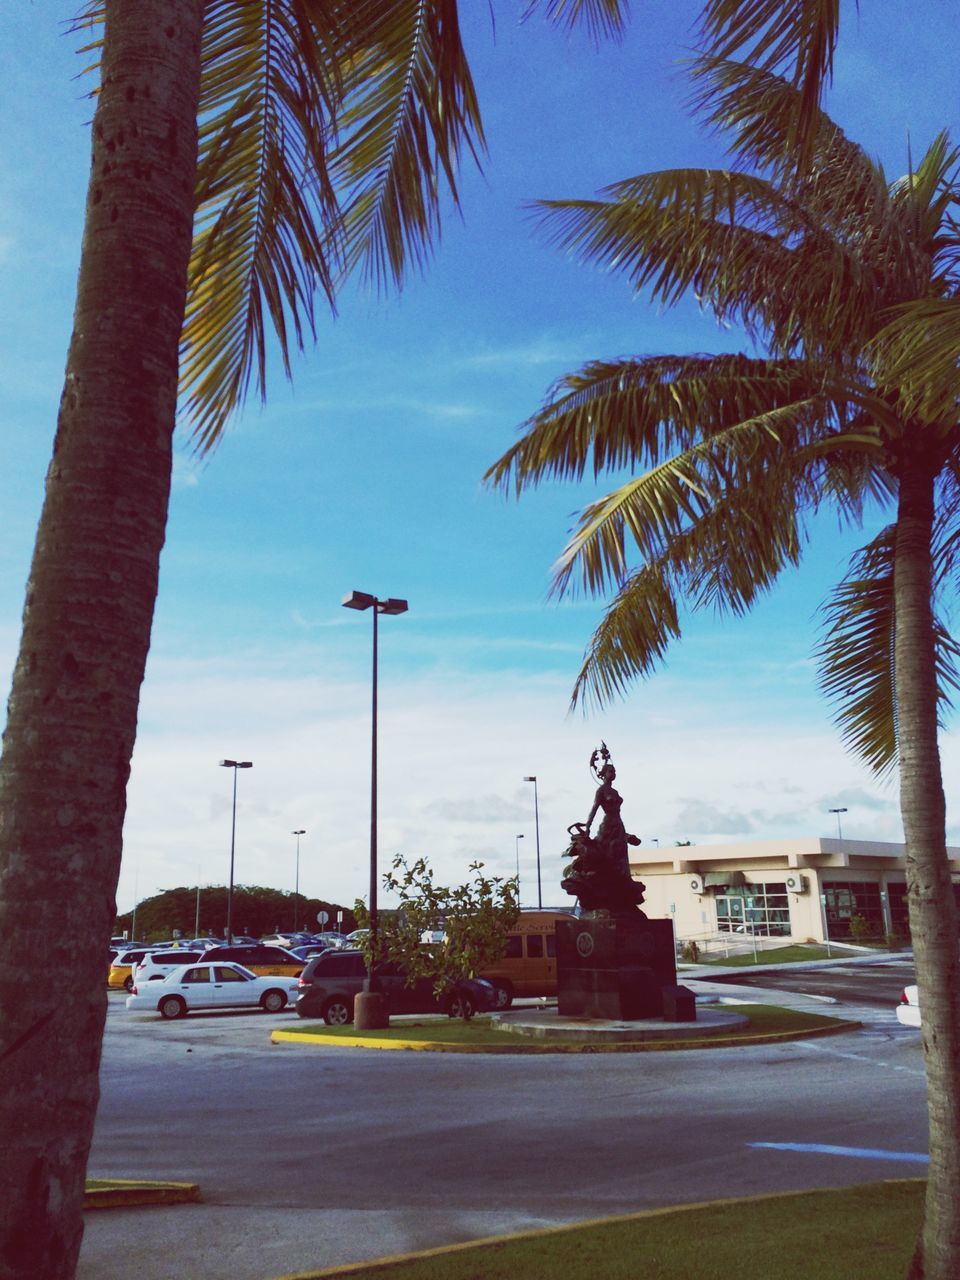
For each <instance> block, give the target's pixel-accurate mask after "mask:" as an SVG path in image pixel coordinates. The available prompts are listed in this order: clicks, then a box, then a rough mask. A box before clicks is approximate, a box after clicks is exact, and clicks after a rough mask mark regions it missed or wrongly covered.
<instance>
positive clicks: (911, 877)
mask: <svg viewBox="0 0 960 1280" xmlns="http://www.w3.org/2000/svg"><path fill="white" fill-rule="evenodd" d="M697 76H698V85H699V86H700V87H699V90H698V96H697V102H698V105H699V106H700V108H701V109H702V111H703V112H704V114H705V115H706V116H707V118H708V119H709V121H710V122H711V123H713V124H715V125H722V126H724V127H726V128H727V129H728V130H730V131H731V132H732V133H733V135H734V142H733V150H734V152H735V154H736V156H737V157H738V158H739V160H740V161H741V162H742V163H743V164H744V166H745V167H744V168H743V169H737V168H735V169H731V170H672V171H668V172H662V173H651V174H644V175H641V176H639V177H636V178H632V179H628V180H626V181H624V182H620V183H617V184H616V185H615V186H613V187H610V188H608V189H607V190H606V191H605V192H603V193H602V198H600V199H597V200H590V201H585V200H566V201H546V202H543V203H542V204H541V205H540V209H541V214H542V220H543V224H544V226H545V227H546V228H547V229H548V231H549V232H550V234H551V235H552V237H553V239H554V240H555V241H556V242H557V243H558V244H559V245H560V246H562V247H563V248H565V249H567V250H569V251H573V252H574V253H575V254H577V255H578V256H579V257H580V258H581V259H583V260H584V261H589V262H595V263H598V264H600V265H602V266H604V267H607V268H610V269H613V270H616V271H619V272H622V273H624V274H625V275H626V276H627V278H628V280H629V281H630V283H631V284H632V285H633V287H634V288H635V289H637V290H641V289H649V291H650V293H651V294H652V296H653V297H654V298H656V299H657V300H659V301H660V302H662V303H666V304H671V303H673V302H675V301H677V300H678V299H679V298H680V297H682V296H684V295H685V294H687V293H688V292H694V293H695V294H696V295H697V296H698V297H699V298H700V299H701V301H702V302H703V303H704V304H705V305H707V306H709V307H710V308H711V309H712V310H713V311H714V313H715V315H716V316H717V317H718V319H720V320H722V321H724V322H730V321H734V322H739V323H740V324H741V325H742V326H743V327H744V328H745V330H746V331H747V333H748V334H749V335H750V336H751V338H752V339H753V340H754V342H755V343H756V344H757V347H758V349H760V350H763V351H765V353H766V354H764V355H761V356H757V355H753V356H748V355H715V356H709V355H674V356H641V357H636V358H633V359H616V360H608V361H599V360H598V361H593V362H591V363H589V364H587V365H585V366H584V367H583V368H582V369H581V370H579V371H577V372H575V373H571V374H569V375H567V376H566V377H564V378H561V379H560V380H559V382H557V383H556V384H555V385H554V386H553V387H552V388H551V390H550V391H549V392H548V395H547V398H546V401H545V403H544V406H543V407H542V408H541V409H540V410H539V411H538V412H537V413H535V414H534V415H533V416H532V417H531V418H530V419H529V420H528V422H527V423H525V424H524V431H523V435H522V437H521V439H520V440H519V441H518V442H517V443H516V444H514V445H513V447H512V448H510V449H509V450H508V451H507V452H506V453H505V454H504V455H503V457H501V458H500V459H499V461H498V462H497V463H496V464H495V465H494V466H493V467H491V468H490V470H489V471H488V473H487V480H488V481H489V482H490V483H492V484H494V485H498V486H501V487H503V488H507V489H510V488H514V489H515V490H516V491H517V492H518V493H519V492H521V491H523V490H524V489H526V488H529V487H532V486H536V485H537V484H538V483H540V482H541V481H542V480H545V479H547V478H551V479H555V478H572V479H580V478H581V477H582V476H583V474H584V472H585V471H587V470H588V469H589V470H591V471H592V472H593V474H594V476H598V475H599V474H600V473H601V472H604V471H615V472H623V471H624V470H627V471H628V472H629V473H630V474H629V475H628V477H627V478H626V479H625V480H623V482H622V483H621V484H619V485H618V487H617V488H615V489H614V490H613V492H611V493H609V494H608V495H606V496H605V497H602V498H600V499H598V500H597V501H595V502H592V503H591V504H590V505H589V506H588V507H586V508H585V510H584V511H583V512H582V514H581V516H580V518H579V522H578V526H577V528H576V530H575V532H574V533H573V536H572V537H571V539H570V541H569V543H568V545H567V547H566V549H565V550H564V552H563V554H562V556H561V557H560V560H559V562H558V565H557V566H556V570H555V578H554V589H555V592H556V593H557V594H560V595H563V594H564V593H566V592H569V591H572V590H574V589H576V588H578V587H580V588H582V589H583V590H585V591H586V592H587V593H589V594H593V595H604V594H606V593H607V592H608V591H613V593H614V594H613V599H612V601H611V602H610V604H609V606H608V607H607V609H606V611H605V614H604V617H603V619H602V621H601V622H600V624H599V626H598V628H597V630H596V632H595V634H594V636H593V639H592V641H591V644H590V646H589V649H588V652H587V655H586V658H585V661H584V664H583V667H582V669H581V671H580V674H579V676H578V678H577V681H576V685H575V688H574V694H573V701H574V703H575V704H576V703H578V702H580V703H582V702H591V701H592V702H594V703H600V704H602V703H604V702H606V701H608V700H609V699H610V698H611V697H613V696H616V695H621V694H623V693H624V692H625V691H626V689H627V687H628V686H629V683H630V681H631V680H632V679H634V678H635V677H636V676H638V675H647V674H649V673H650V672H652V671H653V670H654V669H655V668H656V667H657V665H658V664H659V662H660V661H661V659H662V657H663V655H664V652H665V651H666V649H667V647H668V645H669V643H670V641H671V640H674V639H677V638H679V635H680V621H679V619H680V601H681V600H685V601H686V602H687V603H688V604H689V605H690V606H691V607H692V608H693V609H698V608H702V607H705V606H706V607H711V608H714V609H716V608H719V609H721V610H728V611H729V612H731V613H733V614H742V613H744V612H746V610H748V609H749V607H750V606H751V604H752V603H753V602H754V601H755V600H756V599H757V597H758V596H759V595H761V594H762V593H763V592H765V591H767V590H768V589H769V588H770V587H771V586H772V584H773V583H774V581H775V580H776V579H777V577H778V576H779V575H780V573H781V572H782V571H783V569H784V568H785V567H787V566H788V565H791V566H792V565H796V564H798V563H799V562H800V559H801V557H802V552H803V547H804V543H805V540H806V532H807V529H808V527H809V523H810V521H811V520H812V519H813V518H814V517H815V516H816V515H817V513H818V512H819V511H820V509H821V508H822V507H823V506H825V505H830V506H832V507H833V508H835V509H836V510H837V511H838V512H839V514H840V517H841V519H842V520H843V521H845V522H847V523H852V524H853V525H854V526H857V525H859V524H860V522H861V521H862V520H863V518H864V516H865V514H866V513H867V512H868V511H869V512H871V513H873V512H875V511H883V510H888V511H889V512H890V514H891V518H890V521H889V525H888V527H887V528H886V529H885V530H883V531H882V532H881V533H880V534H878V535H877V536H876V537H874V538H873V539H872V540H871V542H870V543H869V544H868V546H867V547H865V548H864V549H863V551H862V552H861V553H860V554H858V556H856V557H855V558H854V562H853V564H852V567H851V573H850V576H849V577H848V578H847V580H846V581H845V582H844V583H842V584H841V585H840V587H839V588H838V590H837V591H836V592H835V593H834V595H833V598H832V601H831V604H830V607H829V610H828V621H829V626H828V629H827V632H826V636H825V639H824V642H823V645H822V655H821V656H822V667H821V671H822V681H823V685H824V688H825V690H826V691H827V693H828V694H830V695H831V696H832V697H834V698H835V699H836V700H837V703H838V719H839V722H840V725H841V728H842V730H843V732H844V735H845V737H846V739H847V741H848V744H849V745H850V746H852V747H853V748H854V749H855V750H856V751H857V752H858V753H859V754H860V755H861V756H862V757H863V758H864V759H865V760H866V761H867V762H868V764H869V765H870V766H871V767H872V768H874V769H875V770H878V771H880V772H883V771H885V770H888V769H890V768H891V767H893V766H894V765H895V764H898V765H899V773H900V796H901V810H902V815H903V823H904V834H905V843H906V860H907V875H908V886H909V888H908V897H909V905H910V924H911V931H912V935H913V943H914V955H915V960H916V967H917V977H918V983H919V985H920V989H921V998H922V1000H923V1003H924V1021H925V1030H924V1036H923V1041H924V1054H925V1061H926V1069H927V1077H928V1093H929V1119H930V1156H931V1163H930V1175H929V1182H928V1196H927V1209H926V1222H925V1228H924V1234H923V1237H922V1240H921V1241H920V1244H919V1246H918V1251H917V1257H916V1259H915V1264H914V1265H915V1271H914V1274H915V1275H918V1276H919V1275H921V1274H923V1275H926V1276H927V1277H928V1278H931V1280H932V1278H933V1277H936V1278H937V1280H947V1277H948V1276H955V1275H956V1274H958V1272H960V958H958V932H957V912H956V907H955V905H954V898H953V892H952V888H951V883H950V868H949V863H948V860H947V854H946V836H945V807H944V798H943V787H942V780H941V770H940V760H939V753H938V745H937V734H938V715H939V712H940V710H941V708H942V706H943V705H944V704H945V701H946V696H947V691H948V689H949V687H950V686H951V685H954V686H955V685H956V682H957V673H956V665H955V658H956V656H957V653H958V649H957V646H955V645H954V643H953V641H952V640H951V639H950V637H949V635H948V634H947V632H946V629H945V628H944V627H943V625H942V624H941V623H940V622H939V621H938V619H937V618H936V616H935V613H934V605H935V601H936V598H937V596H938V594H941V593H942V591H943V590H944V588H945V587H946V585H947V584H948V583H949V582H950V581H951V580H952V576H953V569H954V568H955V562H956V548H957V540H958V536H960V519H958V516H960V437H958V434H957V430H956V401H957V394H958V390H960V385H958V375H957V371H956V367H955V364H954V365H953V366H951V368H950V370H949V376H950V378H951V379H952V382H951V384H950V387H949V389H946V388H942V389H941V390H942V392H943V394H941V396H940V397H938V398H936V399H934V398H933V397H931V396H929V395H928V396H926V397H925V398H924V397H917V396H915V397H914V402H913V403H908V402H907V401H906V400H905V396H904V390H905V389H904V388H903V387H902V386H899V385H898V384H897V383H896V381H895V379H894V372H895V369H894V366H892V365H891V364H890V363H888V362H887V361H886V360H885V357H884V355H883V352H884V348H883V346H882V345H880V346H878V345H877V343H876V339H877V335H878V333H879V332H880V330H881V329H882V328H883V326H884V323H885V321H886V320H887V319H888V318H889V314H890V310H891V308H896V307H898V306H903V305H905V304H908V303H911V302H916V303H918V305H920V304H922V303H924V302H926V303H927V304H928V305H929V304H930V300H938V299H943V298H945V297H951V298H952V297H955V296H956V295H957V293H958V286H960V227H958V225H957V223H956V222H955V221H954V219H953V212H954V210H955V207H956V205H957V203H958V202H960V181H958V168H957V158H958V157H957V152H955V151H954V150H953V149H952V148H951V146H950V144H949V140H948V138H947V137H946V135H941V136H940V137H938V138H937V139H935V140H934V142H933V143H932V145H931V146H930V148H929V150H928V151H927V153H926V155H925V156H924V157H923V160H922V161H921V162H920V164H919V165H918V166H917V168H916V170H915V171H914V172H911V173H910V174H909V175H908V176H907V177H906V178H904V179H901V180H899V181H895V182H890V181H888V179H887V178H886V176H885V175H884V173H883V170H882V169H881V168H880V166H879V165H878V164H876V163H874V162H873V161H871V160H870V159H869V158H868V157H867V156H866V154H865V153H864V152H863V151H862V150H861V149H860V148H859V147H858V146H856V145H855V144H853V143H852V142H850V141H849V140H848V139H847V138H845V137H844V135H843V133H842V132H841V131H840V129H839V128H838V127H837V126H836V125H835V124H834V123H833V122H832V121H831V120H830V119H829V118H828V117H827V116H826V115H824V114H823V113H820V112H818V113H817V115H816V129H815V132H814V140H813V149H812V153H811V163H810V165H809V166H808V167H807V168H806V169H805V170H802V171H800V173H799V174H798V172H797V170H796V167H795V159H796V154H795V150H794V146H793V138H794V133H793V122H794V121H795V120H796V113H797V106H798V100H799V97H800V93H799V91H798V90H796V89H794V88H793V87H792V86H790V85H788V84H786V83H785V82H784V81H783V80H781V79H779V78H777V77H775V76H772V75H771V74H769V73H767V72H763V71H758V70H756V69H753V68H751V67H748V66H744V65H742V64H735V63H730V62H726V61H722V60H719V59H703V60H702V61H701V62H700V63H699V64H698V67H697ZM747 166H749V167H750V168H752V169H754V170H755V171H754V172H751V171H747ZM924 1268H925V1270H924Z"/></svg>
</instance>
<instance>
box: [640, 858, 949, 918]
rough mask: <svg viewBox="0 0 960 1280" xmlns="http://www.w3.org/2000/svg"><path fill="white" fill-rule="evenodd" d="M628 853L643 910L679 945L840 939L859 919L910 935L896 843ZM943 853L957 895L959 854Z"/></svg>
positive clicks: (902, 870) (901, 862)
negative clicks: (729, 939) (668, 924)
mask: <svg viewBox="0 0 960 1280" xmlns="http://www.w3.org/2000/svg"><path fill="white" fill-rule="evenodd" d="M630 852H631V859H630V870H631V871H632V872H633V875H634V876H635V877H636V878H637V879H639V880H642V881H643V883H644V885H645V886H646V889H645V894H646V899H645V901H644V903H643V910H644V911H645V912H646V913H647V915H648V916H652V917H657V916H660V917H662V916H672V918H673V922H674V933H675V935H676V937H677V939H678V941H686V940H688V939H695V940H698V941H699V940H700V939H711V938H722V937H723V936H725V935H730V934H738V935H740V936H741V937H742V936H744V935H747V936H756V937H758V938H782V939H784V941H793V942H805V941H807V940H813V941H816V942H822V941H824V940H828V939H831V940H835V941H843V940H845V939H849V938H850V937H851V926H850V922H851V920H852V919H854V917H857V916H859V917H860V918H861V919H862V920H863V921H864V922H865V924H866V926H867V928H868V929H869V931H870V933H871V934H872V935H874V936H876V937H883V936H884V935H890V934H898V935H900V936H901V937H903V938H906V937H907V934H908V930H907V901H906V869H905V868H906V864H905V862H904V856H903V855H904V847H903V845H902V844H884V843H880V842H878V841H868V840H822V839H817V838H810V839H801V840H762V841H756V842H751V843H741V844H713V845H685V846H675V847H674V848H663V849H658V848H651V849H643V850H641V849H639V848H638V849H632V850H631V851H630ZM947 853H948V856H949V858H950V861H951V864H952V869H953V880H954V893H957V894H958V898H960V849H958V848H956V847H950V848H948V850H947ZM856 932H857V925H854V933H856Z"/></svg>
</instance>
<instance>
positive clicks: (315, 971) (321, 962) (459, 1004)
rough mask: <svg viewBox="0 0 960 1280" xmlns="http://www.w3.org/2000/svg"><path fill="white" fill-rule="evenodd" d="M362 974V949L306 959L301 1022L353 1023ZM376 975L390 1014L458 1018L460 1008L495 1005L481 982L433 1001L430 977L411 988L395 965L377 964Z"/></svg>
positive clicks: (468, 982) (465, 983) (466, 981)
mask: <svg viewBox="0 0 960 1280" xmlns="http://www.w3.org/2000/svg"><path fill="white" fill-rule="evenodd" d="M366 975H367V970H366V965H365V964H364V960H363V953H362V952H361V951H324V952H323V954H322V955H319V956H315V957H314V958H313V959H312V960H308V961H307V965H306V968H305V969H304V971H303V973H302V974H301V975H300V984H299V994H298V995H297V1013H298V1014H299V1015H300V1017H301V1018H322V1019H323V1021H324V1022H325V1023H326V1024H327V1026H329V1027H335V1026H342V1025H343V1024H344V1023H347V1022H352V1021H353V1002H354V999H355V997H356V996H357V994H358V992H360V991H362V990H363V981H364V978H365V977H366ZM377 977H378V980H379V983H380V989H381V990H382V992H383V994H384V995H385V996H386V1000H387V1009H388V1011H389V1012H390V1013H392V1014H393V1013H437V1012H443V1013H446V1014H448V1015H449V1016H450V1017H451V1018H458V1017H462V1016H463V1012H464V1009H463V1006H464V1004H466V1005H467V1006H468V1009H469V1013H468V1016H471V1015H472V1014H473V1013H477V1012H481V1011H484V1010H487V1009H492V1008H494V1006H495V1003H496V997H495V995H494V990H493V987H492V985H491V984H490V983H489V982H485V981H484V980H483V979H482V978H462V979H460V981H459V982H457V983H456V984H455V985H454V986H451V987H450V989H449V990H447V991H445V992H444V993H443V995H441V996H440V998H439V999H438V998H437V997H436V996H435V995H434V993H433V979H432V978H417V979H416V981H415V982H414V983H413V984H412V985H410V984H408V982H407V979H406V975H405V974H404V972H403V970H402V969H400V968H399V966H398V965H395V964H390V963H386V964H381V965H379V966H378V970H377Z"/></svg>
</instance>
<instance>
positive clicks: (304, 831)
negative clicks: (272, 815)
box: [290, 827, 307, 933]
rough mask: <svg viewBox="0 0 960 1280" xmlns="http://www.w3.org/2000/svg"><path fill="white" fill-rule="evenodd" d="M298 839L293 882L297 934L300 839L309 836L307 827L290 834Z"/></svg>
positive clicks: (294, 927) (294, 920)
mask: <svg viewBox="0 0 960 1280" xmlns="http://www.w3.org/2000/svg"><path fill="white" fill-rule="evenodd" d="M290 834H291V835H294V836H296V837H297V871H296V875H295V877H294V881H293V932H294V933H296V932H297V921H298V919H299V915H298V910H297V909H298V907H299V905H300V837H301V836H305V835H306V834H307V829H306V827H301V828H300V829H299V830H298V831H292V832H291V833H290Z"/></svg>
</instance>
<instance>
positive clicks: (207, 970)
mask: <svg viewBox="0 0 960 1280" xmlns="http://www.w3.org/2000/svg"><path fill="white" fill-rule="evenodd" d="M296 996H297V981H296V979H294V978H278V977H276V976H270V977H258V976H257V974H255V973H251V972H250V970H249V969H245V968H244V966H243V965H242V964H208V963H203V964H198V965H189V964H187V965H179V966H178V967H177V968H176V969H174V970H173V972H172V973H168V974H167V976H166V977H165V978H161V979H160V981H159V982H145V983H137V984H136V985H135V986H134V988H133V991H132V992H131V994H130V995H129V996H127V1008H128V1009H134V1010H140V1011H150V1012H152V1011H154V1010H155V1011H156V1012H157V1013H159V1014H160V1017H161V1018H182V1017H183V1016H184V1015H185V1014H187V1013H190V1012H192V1011H193V1010H194V1009H243V1008H248V1007H249V1008H256V1007H257V1006H258V1005H259V1007H260V1008H261V1009H263V1010H264V1011H265V1012H266V1013H279V1012H280V1010H281V1009H283V1008H285V1007H286V1006H287V1005H288V1004H290V1003H291V1002H292V1001H293V1000H295V999H296Z"/></svg>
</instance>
